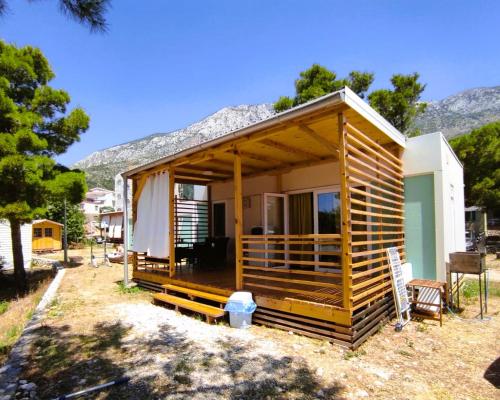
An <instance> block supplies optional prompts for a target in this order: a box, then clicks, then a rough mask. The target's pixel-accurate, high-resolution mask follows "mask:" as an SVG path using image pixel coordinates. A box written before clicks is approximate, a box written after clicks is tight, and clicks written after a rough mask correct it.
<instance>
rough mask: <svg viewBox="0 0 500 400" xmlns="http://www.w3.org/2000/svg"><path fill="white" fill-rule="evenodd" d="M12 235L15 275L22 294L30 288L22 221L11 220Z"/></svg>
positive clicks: (19, 291) (18, 290) (18, 288)
mask: <svg viewBox="0 0 500 400" xmlns="http://www.w3.org/2000/svg"><path fill="white" fill-rule="evenodd" d="M9 222H10V235H11V238H12V256H13V258H14V276H15V278H16V286H17V292H18V293H20V294H22V293H26V291H27V290H28V285H27V282H26V271H25V270H24V257H23V244H22V242H21V223H20V222H19V221H17V220H10V221H9Z"/></svg>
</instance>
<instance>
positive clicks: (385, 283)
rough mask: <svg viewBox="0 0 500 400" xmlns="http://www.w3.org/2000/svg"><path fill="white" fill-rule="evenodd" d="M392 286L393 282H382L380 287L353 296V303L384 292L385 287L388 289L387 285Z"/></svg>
mask: <svg viewBox="0 0 500 400" xmlns="http://www.w3.org/2000/svg"><path fill="white" fill-rule="evenodd" d="M391 284H392V283H391V281H387V282H382V283H381V284H380V285H377V286H374V287H372V288H370V289H365V290H363V291H362V292H361V293H360V294H358V295H355V296H353V301H354V302H356V301H358V300H360V299H364V298H365V297H368V296H369V295H370V294H372V293H375V292H378V291H379V290H382V289H384V288H385V287H387V285H391Z"/></svg>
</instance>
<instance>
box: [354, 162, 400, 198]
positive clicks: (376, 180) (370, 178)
mask: <svg viewBox="0 0 500 400" xmlns="http://www.w3.org/2000/svg"><path fill="white" fill-rule="evenodd" d="M347 173H348V177H351V176H352V175H353V174H355V175H361V176H362V177H364V178H367V179H368V180H369V181H372V182H377V183H379V184H381V185H384V186H385V187H387V188H390V189H392V190H394V191H396V192H399V193H404V189H403V188H402V187H400V186H396V185H393V184H392V183H390V182H387V181H384V180H383V179H380V178H377V177H375V176H372V175H370V174H368V173H366V172H365V171H362V170H360V169H359V168H356V167H353V166H352V165H348V166H347Z"/></svg>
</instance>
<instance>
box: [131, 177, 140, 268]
mask: <svg viewBox="0 0 500 400" xmlns="http://www.w3.org/2000/svg"><path fill="white" fill-rule="evenodd" d="M136 193H137V179H133V180H132V231H133V230H134V226H135V223H136V221H137V202H138V198H136V196H135V194H136ZM132 263H133V272H132V277H134V273H135V272H136V271H138V269H139V262H138V259H137V252H136V251H134V253H133V258H132Z"/></svg>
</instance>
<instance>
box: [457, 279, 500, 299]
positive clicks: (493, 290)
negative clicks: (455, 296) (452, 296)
mask: <svg viewBox="0 0 500 400" xmlns="http://www.w3.org/2000/svg"><path fill="white" fill-rule="evenodd" d="M483 283H484V281H482V282H481V289H482V290H483V291H484V287H483ZM461 294H462V296H463V298H465V299H466V300H470V301H473V300H475V299H477V298H479V282H478V280H477V279H466V280H465V281H464V284H463V285H462V288H461ZM488 296H490V297H500V282H491V281H490V282H489V283H488Z"/></svg>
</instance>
